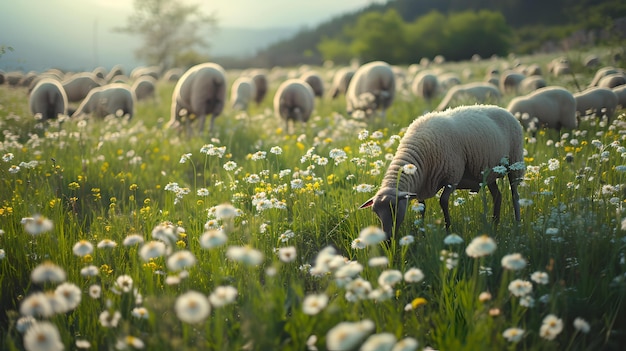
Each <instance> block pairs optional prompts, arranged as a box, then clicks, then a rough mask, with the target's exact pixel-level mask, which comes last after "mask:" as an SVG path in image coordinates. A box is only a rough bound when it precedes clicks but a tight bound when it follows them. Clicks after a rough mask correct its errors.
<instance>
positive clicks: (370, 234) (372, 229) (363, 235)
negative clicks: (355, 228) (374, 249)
mask: <svg viewBox="0 0 626 351" xmlns="http://www.w3.org/2000/svg"><path fill="white" fill-rule="evenodd" d="M359 239H361V241H362V242H363V243H364V244H365V245H366V246H371V245H376V244H378V243H380V242H382V241H384V240H385V239H387V234H386V233H385V232H384V231H383V230H382V229H381V228H380V227H377V226H368V227H365V228H363V229H362V230H361V232H360V233H359Z"/></svg>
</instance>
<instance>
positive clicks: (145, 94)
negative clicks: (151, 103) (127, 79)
mask: <svg viewBox="0 0 626 351" xmlns="http://www.w3.org/2000/svg"><path fill="white" fill-rule="evenodd" d="M131 89H132V90H133V92H134V93H135V98H136V99H137V101H142V100H146V99H152V100H155V99H156V79H155V78H153V77H152V76H150V75H145V76H140V77H139V78H137V80H135V82H134V83H133V85H132V87H131Z"/></svg>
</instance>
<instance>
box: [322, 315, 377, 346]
mask: <svg viewBox="0 0 626 351" xmlns="http://www.w3.org/2000/svg"><path fill="white" fill-rule="evenodd" d="M375 327H376V325H375V324H374V322H372V321H371V320H369V319H366V320H363V321H360V322H341V323H339V324H337V325H335V326H334V327H332V328H331V329H330V330H329V331H328V333H327V334H326V348H327V349H328V350H352V349H353V348H355V347H356V346H357V345H359V344H360V343H361V341H362V340H363V339H365V337H366V336H367V335H368V334H369V333H371V332H372V331H374V328H375Z"/></svg>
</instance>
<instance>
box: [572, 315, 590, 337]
mask: <svg viewBox="0 0 626 351" xmlns="http://www.w3.org/2000/svg"><path fill="white" fill-rule="evenodd" d="M574 328H576V330H578V331H579V332H581V333H584V334H587V333H589V331H590V330H591V326H590V325H589V323H588V322H587V321H586V320H584V319H583V318H580V317H578V318H576V319H574Z"/></svg>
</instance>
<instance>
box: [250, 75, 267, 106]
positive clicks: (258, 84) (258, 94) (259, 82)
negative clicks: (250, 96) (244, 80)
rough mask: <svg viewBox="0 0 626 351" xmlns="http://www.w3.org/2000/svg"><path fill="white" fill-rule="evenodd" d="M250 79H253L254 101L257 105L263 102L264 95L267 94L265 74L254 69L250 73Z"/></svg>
mask: <svg viewBox="0 0 626 351" xmlns="http://www.w3.org/2000/svg"><path fill="white" fill-rule="evenodd" d="M252 80H253V81H254V87H255V96H254V102H256V103H257V105H258V104H260V103H261V102H263V99H265V95H267V87H268V82H267V75H265V73H263V72H262V71H255V72H253V73H252Z"/></svg>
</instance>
